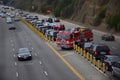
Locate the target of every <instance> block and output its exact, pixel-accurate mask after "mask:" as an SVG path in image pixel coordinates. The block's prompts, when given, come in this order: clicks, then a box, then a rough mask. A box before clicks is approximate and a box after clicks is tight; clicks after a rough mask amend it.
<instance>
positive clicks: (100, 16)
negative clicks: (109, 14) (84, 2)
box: [93, 8, 106, 26]
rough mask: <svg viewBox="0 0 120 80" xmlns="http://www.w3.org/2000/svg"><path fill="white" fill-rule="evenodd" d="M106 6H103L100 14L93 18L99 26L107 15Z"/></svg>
mask: <svg viewBox="0 0 120 80" xmlns="http://www.w3.org/2000/svg"><path fill="white" fill-rule="evenodd" d="M105 13H106V8H101V9H100V11H99V12H98V14H96V15H95V17H94V18H93V25H94V26H98V25H100V24H101V22H102V19H103V18H104V17H105Z"/></svg>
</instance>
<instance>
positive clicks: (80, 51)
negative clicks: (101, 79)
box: [73, 44, 106, 73]
mask: <svg viewBox="0 0 120 80" xmlns="http://www.w3.org/2000/svg"><path fill="white" fill-rule="evenodd" d="M73 49H74V50H75V51H76V52H77V53H78V54H80V55H81V56H83V57H84V58H85V59H87V60H88V61H89V62H90V63H91V64H93V65H94V66H95V67H97V68H98V70H101V71H102V72H103V73H105V72H106V64H105V63H101V61H100V60H96V58H95V57H94V56H93V55H92V54H90V53H89V52H86V51H85V50H84V49H82V48H81V47H79V46H78V45H75V44H73Z"/></svg>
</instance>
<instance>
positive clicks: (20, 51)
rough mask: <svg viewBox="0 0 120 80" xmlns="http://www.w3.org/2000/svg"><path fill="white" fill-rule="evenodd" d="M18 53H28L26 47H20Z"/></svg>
mask: <svg viewBox="0 0 120 80" xmlns="http://www.w3.org/2000/svg"><path fill="white" fill-rule="evenodd" d="M19 53H20V54H21V53H24V54H27V53H29V50H28V49H26V48H22V49H20V50H19Z"/></svg>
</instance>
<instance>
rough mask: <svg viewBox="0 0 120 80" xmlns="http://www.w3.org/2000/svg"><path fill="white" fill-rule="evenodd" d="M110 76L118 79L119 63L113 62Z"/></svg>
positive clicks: (119, 75)
mask: <svg viewBox="0 0 120 80" xmlns="http://www.w3.org/2000/svg"><path fill="white" fill-rule="evenodd" d="M112 69H113V71H112V75H113V76H117V77H120V61H119V62H115V63H114V64H113V65H112Z"/></svg>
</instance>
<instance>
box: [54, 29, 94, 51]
mask: <svg viewBox="0 0 120 80" xmlns="http://www.w3.org/2000/svg"><path fill="white" fill-rule="evenodd" d="M87 41H93V33H92V31H91V30H90V29H86V28H85V29H83V28H82V29H80V30H78V31H60V32H59V33H58V34H57V40H56V44H57V46H58V47H61V48H62V49H64V48H73V43H75V44H78V45H79V44H80V43H81V42H87Z"/></svg>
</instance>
